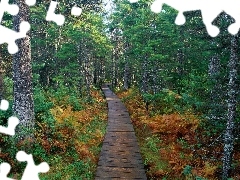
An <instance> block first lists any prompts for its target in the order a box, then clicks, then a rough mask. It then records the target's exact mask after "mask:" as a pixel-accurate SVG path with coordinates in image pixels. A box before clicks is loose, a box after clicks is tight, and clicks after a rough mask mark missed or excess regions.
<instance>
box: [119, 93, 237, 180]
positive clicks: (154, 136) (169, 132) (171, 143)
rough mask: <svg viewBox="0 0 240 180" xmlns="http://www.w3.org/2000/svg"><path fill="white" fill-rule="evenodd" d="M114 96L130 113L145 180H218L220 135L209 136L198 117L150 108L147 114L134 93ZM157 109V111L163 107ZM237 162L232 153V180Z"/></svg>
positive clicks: (234, 176) (192, 114) (138, 95)
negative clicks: (145, 175)
mask: <svg viewBox="0 0 240 180" xmlns="http://www.w3.org/2000/svg"><path fill="white" fill-rule="evenodd" d="M169 93H171V92H169ZM117 95H118V97H119V98H121V100H122V101H123V102H124V104H125V105H126V107H127V109H128V111H129V113H130V116H131V120H132V123H133V125H134V129H135V132H136V136H137V138H138V141H139V146H140V151H141V154H142V157H143V161H144V166H145V168H146V173H147V177H148V179H151V180H154V179H167V180H168V179H169V180H173V179H174V180H195V179H198V180H205V179H208V180H217V179H221V168H222V162H221V158H222V142H221V137H220V136H221V134H219V133H217V134H215V135H214V134H213V133H209V132H210V131H209V129H208V128H204V127H205V124H204V123H205V122H204V120H203V119H201V118H200V116H198V115H195V114H194V113H193V112H192V111H191V110H189V111H187V112H181V113H180V112H169V113H159V112H158V111H156V107H153V106H152V105H149V107H148V110H147V109H146V104H145V103H144V101H143V98H142V97H141V96H140V93H139V92H138V91H137V90H136V89H129V90H128V91H119V92H117ZM175 98H180V97H179V95H175ZM158 105H159V107H158V108H159V109H161V108H166V107H167V105H166V104H161V103H159V104H158ZM236 146H237V144H236ZM239 160H240V153H239V152H237V149H236V150H235V152H234V161H233V172H232V174H231V176H232V179H234V180H238V179H240V172H239V168H240V162H239Z"/></svg>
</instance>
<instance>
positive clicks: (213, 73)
mask: <svg viewBox="0 0 240 180" xmlns="http://www.w3.org/2000/svg"><path fill="white" fill-rule="evenodd" d="M208 75H209V78H210V82H211V84H212V88H211V91H210V110H209V120H210V123H211V124H213V125H214V126H215V125H217V124H218V123H220V120H222V119H223V116H224V115H223V113H224V112H223V110H224V107H222V104H220V103H221V100H220V99H221V98H222V93H221V92H222V88H221V83H220V81H219V75H220V58H219V56H218V55H217V54H215V55H214V56H212V57H211V59H210V62H209V65H208Z"/></svg>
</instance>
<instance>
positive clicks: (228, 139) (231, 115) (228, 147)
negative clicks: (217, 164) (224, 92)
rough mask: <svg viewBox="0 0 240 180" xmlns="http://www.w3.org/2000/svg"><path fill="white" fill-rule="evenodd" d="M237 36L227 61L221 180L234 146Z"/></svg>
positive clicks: (233, 40) (225, 174)
mask: <svg viewBox="0 0 240 180" xmlns="http://www.w3.org/2000/svg"><path fill="white" fill-rule="evenodd" d="M237 40H238V38H237V36H233V37H232V39H231V55H230V60H229V69H230V71H229V83H228V114H227V126H226V131H225V134H224V152H223V174H222V179H223V180H226V179H228V176H229V173H230V170H231V163H232V156H233V144H234V134H233V131H234V121H235V118H236V101H237V100H236V97H237V90H236V79H237V60H238V58H237V48H238V47H237Z"/></svg>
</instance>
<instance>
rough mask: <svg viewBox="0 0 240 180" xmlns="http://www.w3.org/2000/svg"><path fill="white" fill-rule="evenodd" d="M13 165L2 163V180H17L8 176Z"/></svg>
mask: <svg viewBox="0 0 240 180" xmlns="http://www.w3.org/2000/svg"><path fill="white" fill-rule="evenodd" d="M10 169H11V166H10V164H8V163H5V162H4V163H1V164H0V179H1V180H15V179H12V178H9V177H7V175H8V173H9V172H10Z"/></svg>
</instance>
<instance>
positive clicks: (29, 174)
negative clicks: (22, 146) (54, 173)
mask: <svg viewBox="0 0 240 180" xmlns="http://www.w3.org/2000/svg"><path fill="white" fill-rule="evenodd" d="M16 159H17V160H18V161H19V162H27V166H26V168H25V169H24V172H23V176H22V178H21V180H29V179H31V180H39V175H38V174H39V173H46V172H48V171H49V169H50V167H49V165H48V163H47V162H41V163H40V164H39V165H35V162H34V159H33V156H32V154H27V153H26V152H24V151H18V152H17V154H16Z"/></svg>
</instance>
